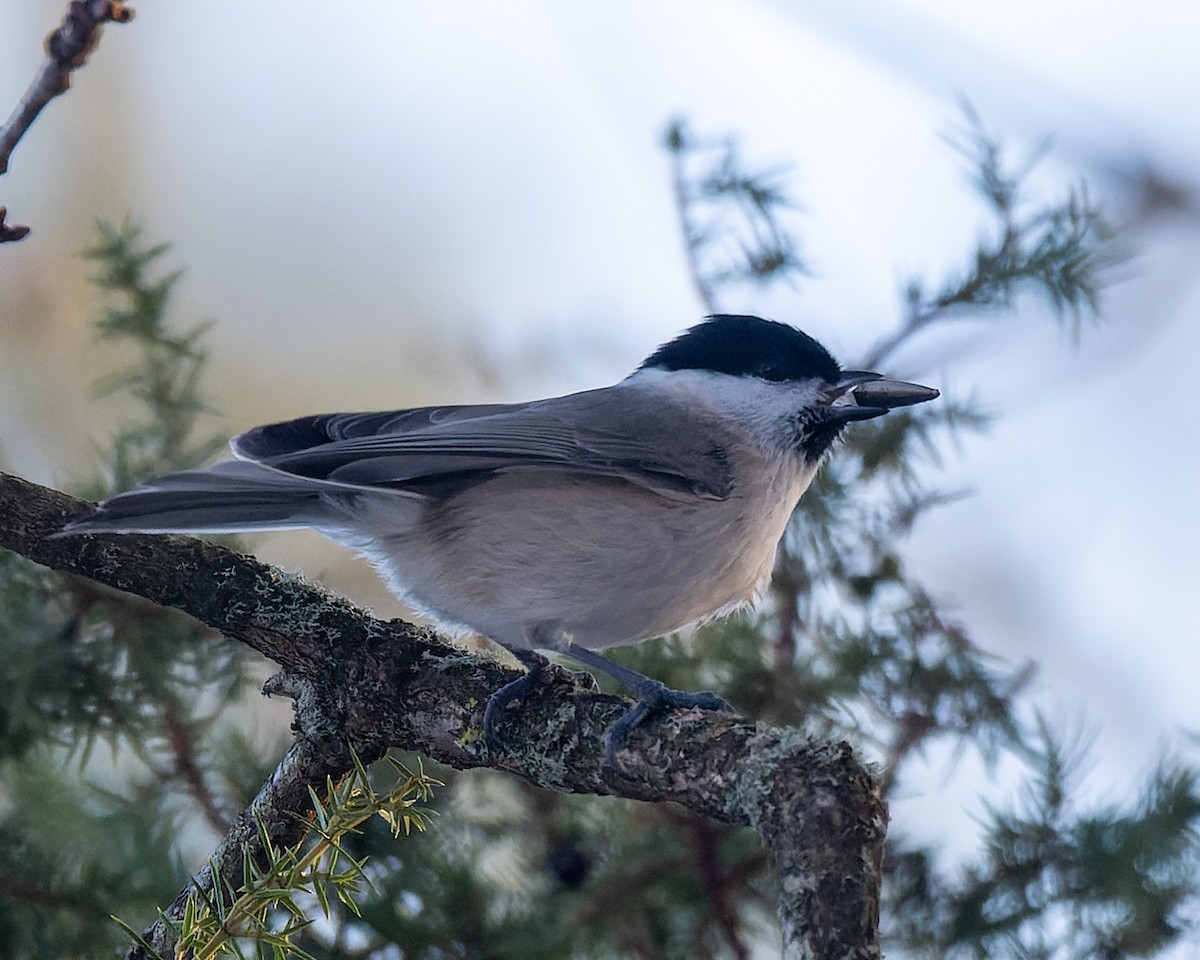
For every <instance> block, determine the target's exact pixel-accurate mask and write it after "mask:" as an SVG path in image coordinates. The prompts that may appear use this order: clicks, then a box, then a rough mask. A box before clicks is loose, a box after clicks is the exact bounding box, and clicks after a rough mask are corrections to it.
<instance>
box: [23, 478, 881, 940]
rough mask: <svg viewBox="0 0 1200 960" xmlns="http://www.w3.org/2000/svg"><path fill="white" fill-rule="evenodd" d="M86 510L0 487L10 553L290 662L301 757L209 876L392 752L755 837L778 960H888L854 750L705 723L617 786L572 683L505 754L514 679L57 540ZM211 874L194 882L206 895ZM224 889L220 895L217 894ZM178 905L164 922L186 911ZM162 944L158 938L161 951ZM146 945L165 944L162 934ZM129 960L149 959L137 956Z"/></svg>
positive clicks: (608, 706)
mask: <svg viewBox="0 0 1200 960" xmlns="http://www.w3.org/2000/svg"><path fill="white" fill-rule="evenodd" d="M92 509H93V508H92V505H91V504H88V503H87V502H85V501H81V500H76V499H74V498H72V497H69V496H67V495H65V494H62V493H59V492H57V491H54V490H50V489H48V488H45V487H40V486H37V485H35V484H32V483H29V482H27V481H25V480H21V479H20V478H17V477H14V476H10V475H7V474H3V473H0V517H3V518H4V519H3V521H0V546H3V547H6V548H8V549H9V550H13V551H15V552H17V553H20V554H22V555H23V556H25V557H27V558H29V559H30V560H33V561H36V562H37V563H41V564H44V565H45V566H48V567H50V568H52V569H55V570H61V571H66V572H70V573H74V574H79V575H81V576H85V577H89V578H91V579H92V580H96V581H98V582H100V583H104V584H107V585H108V586H111V587H116V588H118V589H121V590H125V591H128V592H130V593H134V594H137V595H138V596H142V597H145V598H147V599H150V600H153V601H154V602H155V603H159V604H161V605H163V606H168V607H174V608H176V609H180V610H184V611H186V612H187V613H189V614H191V615H192V616H193V617H195V618H197V619H198V620H201V621H202V622H204V623H206V624H208V625H209V626H211V627H214V628H216V629H218V630H220V631H221V632H222V633H224V634H225V635H226V636H227V637H229V638H230V639H233V640H237V641H239V642H241V643H244V644H247V645H248V646H250V647H252V648H254V649H255V650H258V651H259V652H260V653H262V654H264V655H265V656H267V657H269V658H270V659H272V660H274V661H275V662H276V663H278V664H280V665H281V667H282V668H283V669H282V672H281V673H280V674H278V675H277V676H276V677H275V678H273V679H272V681H271V682H269V683H268V685H267V692H268V693H269V694H284V695H287V696H289V697H291V698H292V699H293V701H294V704H295V717H296V720H295V724H294V729H295V731H296V738H297V739H296V743H295V745H294V746H293V747H292V749H291V750H290V751H289V753H288V755H287V756H286V757H285V758H284V760H283V761H282V762H281V764H280V766H279V768H278V769H277V770H276V772H275V774H274V775H273V776H272V778H271V779H270V780H269V781H268V782H267V784H265V785H264V786H263V788H262V790H261V791H260V793H259V796H258V797H257V798H256V800H255V801H254V804H253V805H252V806H251V808H249V809H248V810H246V811H245V812H243V814H242V815H241V816H240V817H239V818H238V821H237V822H236V823H235V824H234V826H233V828H232V829H231V831H230V833H229V835H228V836H227V837H226V839H225V841H224V842H223V843H222V845H221V847H220V848H218V850H217V852H216V854H215V855H214V860H213V862H214V863H215V864H216V871H217V872H218V873H219V874H220V876H221V878H222V879H223V880H225V881H227V882H228V883H230V884H231V885H232V886H233V887H234V888H236V887H238V886H240V885H241V882H242V878H241V870H242V863H243V861H242V856H243V850H249V852H250V854H251V855H252V856H257V854H258V852H259V851H258V849H257V848H258V844H259V837H258V835H257V832H256V829H255V826H254V824H255V814H256V813H257V815H258V816H259V817H260V818H262V819H263V820H264V822H265V823H267V824H268V826H269V830H270V832H271V833H272V836H273V838H274V839H275V840H276V842H279V843H285V842H288V840H289V838H291V837H292V833H291V832H292V831H296V830H302V829H303V828H302V825H300V824H299V823H298V821H297V817H296V815H297V814H299V815H301V816H305V815H308V814H309V813H310V812H311V811H310V809H309V798H308V794H307V789H308V787H309V786H312V787H314V788H315V789H316V790H317V791H321V790H322V789H323V787H324V784H325V779H326V777H332V778H333V779H334V780H336V779H338V778H339V777H340V776H341V775H342V774H344V773H346V772H347V771H348V770H349V769H350V766H351V760H350V748H351V747H352V748H353V749H354V750H355V751H356V752H357V753H358V755H359V756H360V757H362V758H363V760H364V761H369V760H372V759H374V758H376V757H378V756H379V755H381V754H382V753H383V752H384V751H385V750H387V749H388V748H390V747H397V748H401V749H405V750H417V751H420V752H422V753H424V754H426V755H427V756H429V757H432V758H433V759H436V760H438V761H440V762H442V763H445V764H447V765H449V766H451V767H455V768H457V769H466V768H474V767H490V768H493V769H497V770H505V771H508V772H510V773H513V774H516V775H517V776H520V777H524V778H525V779H527V780H529V781H530V782H532V783H535V784H538V785H539V786H542V787H546V788H549V789H552V790H558V791H562V792H567V793H589V794H599V795H612V796H621V797H627V798H629V799H635V800H647V801H664V800H670V801H674V802H675V803H678V804H680V805H682V806H684V807H686V808H688V809H689V810H692V811H695V812H696V813H699V814H702V815H704V816H707V817H711V818H713V819H714V820H717V821H720V822H724V823H730V824H738V825H745V826H751V827H754V828H755V829H756V830H757V831H758V832H759V834H760V836H761V837H762V839H763V842H764V843H765V844H766V846H767V847H768V849H770V850H771V852H772V854H773V855H774V857H775V860H776V863H777V866H778V869H779V873H780V890H781V899H780V906H779V913H780V919H781V923H782V927H783V935H784V956H785V957H788V958H791V957H796V958H799V957H806V958H826V957H828V958H832V957H838V958H862V960H866V958H875V957H878V956H879V945H878V923H879V884H880V864H881V858H882V852H883V840H884V835H885V831H886V823H887V813H886V808H885V806H884V803H883V800H882V799H881V797H880V794H879V791H878V789H877V786H876V784H875V782H874V780H873V778H872V776H871V774H870V773H869V772H868V771H867V770H866V769H865V768H864V767H863V765H862V764H861V763H860V762H859V761H858V760H857V758H856V757H855V756H854V754H853V751H852V750H851V748H850V747H849V745H848V744H845V743H833V742H823V741H818V740H813V739H811V738H809V737H808V736H806V735H805V734H803V733H802V732H800V731H798V730H795V729H789V728H769V727H760V726H757V725H755V724H753V723H750V722H748V721H746V720H745V719H743V718H738V717H734V716H730V715H728V714H724V713H709V712H702V711H698V710H693V711H679V712H674V713H671V714H668V715H667V716H665V717H662V718H661V719H654V720H651V721H648V722H647V723H646V724H645V725H644V726H642V727H641V728H639V729H638V730H636V731H635V732H634V733H633V734H632V735H631V736H630V739H629V744H628V747H627V749H626V751H625V752H624V753H623V755H622V761H623V763H624V764H625V770H624V772H621V771H617V770H614V769H612V768H611V767H608V766H606V765H605V763H604V744H603V736H604V731H605V729H606V728H607V727H608V725H609V724H610V723H612V722H613V721H614V720H615V719H616V718H617V716H618V715H619V714H620V713H621V712H622V709H623V701H622V700H620V699H619V698H616V697H612V696H609V695H606V694H601V693H598V692H596V690H595V689H594V688H592V687H588V686H586V685H584V682H583V681H581V680H580V679H579V677H578V676H576V675H574V674H571V673H568V672H567V671H565V670H555V671H551V672H550V673H549V677H548V681H547V683H546V684H545V686H544V687H542V688H541V689H540V690H539V691H538V692H537V694H536V695H534V696H531V697H529V698H527V699H525V700H522V701H521V703H520V708H519V709H517V710H513V711H510V712H509V714H508V716H506V717H505V719H504V720H503V722H502V725H501V731H500V732H501V736H502V738H503V741H504V744H505V747H504V749H503V750H502V751H501V752H500V753H498V754H489V752H488V750H487V748H486V746H485V745H484V742H483V738H482V736H481V735H480V734H481V728H482V723H483V706H484V704H485V703H486V701H487V698H488V696H489V694H491V692H492V691H494V690H495V689H497V688H498V687H499V686H500V685H501V684H503V683H505V682H506V681H508V680H511V679H513V678H514V677H515V675H516V672H515V671H514V670H512V669H510V668H508V667H505V666H503V665H502V664H500V663H499V662H495V661H492V660H489V659H486V658H483V657H478V656H474V655H471V654H468V653H466V652H464V651H463V650H461V649H459V648H456V647H454V646H452V645H451V644H449V643H448V642H446V641H444V640H443V639H441V638H440V637H439V636H438V635H437V634H436V633H435V632H433V631H432V630H429V629H424V628H419V627H415V626H413V625H411V624H408V623H405V622H404V621H400V620H392V621H386V622H385V621H380V620H376V619H374V618H372V617H370V616H368V615H367V614H366V613H364V612H363V611H361V610H358V609H357V608H355V607H354V606H352V605H351V604H350V603H348V602H347V601H345V600H342V599H339V598H337V597H333V596H331V595H329V594H328V593H326V592H324V591H323V590H321V589H319V588H318V587H315V586H313V585H311V584H308V583H306V582H304V581H303V580H301V579H299V578H297V577H294V576H291V575H288V574H285V573H283V572H282V571H280V570H277V569H275V568H272V567H269V566H266V565H264V564H262V563H259V562H258V561H256V560H254V559H253V558H251V557H246V556H241V555H238V554H235V553H233V552H231V551H229V550H226V549H224V548H222V547H218V546H215V545H212V544H207V543H203V542H201V541H198V540H193V539H190V538H186V537H177V536H146V535H140V536H139V535H125V536H91V537H66V538H58V539H56V538H53V536H52V535H53V534H54V533H56V532H57V531H58V530H60V529H61V528H62V525H63V524H64V523H65V522H66V521H67V520H69V519H74V518H76V517H80V516H85V515H87V514H89V513H90V512H91V511H92ZM213 879H214V878H213V877H212V876H211V875H209V874H205V875H202V876H200V877H199V878H197V880H196V882H198V883H199V884H201V885H202V886H204V887H206V888H207V890H208V892H210V893H211V892H212V889H213V887H212V886H211V884H212V883H213ZM222 886H223V885H222ZM218 889H220V888H218ZM186 893H187V890H185V891H184V892H183V893H181V894H180V896H179V898H177V900H176V902H175V904H173V905H172V908H170V909H169V910H168V911H166V915H167V916H168V917H173V916H174V914H173V913H172V910H178V909H179V908H180V907H181V905H182V904H183V902H184V900H185V898H186ZM162 938H167V939H162ZM147 940H148V941H149V942H150V944H151V946H154V947H155V949H158V945H164V946H165V945H166V944H167V943H168V942H169V931H168V930H167V929H166V925H165V924H163V923H162V922H161V921H160V923H159V924H158V925H156V927H155V928H151V930H149V931H147ZM129 956H130V957H145V956H149V954H147V953H145V952H140V950H139V949H138V948H135V949H134V950H133V951H131V953H130V954H129Z"/></svg>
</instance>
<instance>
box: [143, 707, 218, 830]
mask: <svg viewBox="0 0 1200 960" xmlns="http://www.w3.org/2000/svg"><path fill="white" fill-rule="evenodd" d="M158 706H159V713H160V715H161V717H162V724H163V728H164V732H165V734H166V738H167V743H168V744H169V745H170V748H171V754H172V757H173V759H174V765H173V767H172V769H171V771H170V775H171V776H173V777H175V778H176V779H177V780H179V781H181V782H182V783H183V785H184V786H185V787H186V788H187V790H188V792H189V793H190V794H191V795H192V799H194V800H195V801H196V803H197V805H198V806H199V807H200V812H201V813H203V814H204V819H205V820H206V821H207V822H208V825H209V826H210V827H212V829H213V830H215V831H216V832H217V833H218V834H222V833H225V831H227V830H228V829H229V818H228V817H227V816H225V814H224V813H223V812H222V811H221V808H220V806H219V805H218V803H217V798H216V797H215V796H214V795H213V792H212V790H210V789H209V786H208V784H207V783H206V782H205V780H204V774H203V773H202V772H201V770H200V764H199V763H198V762H197V760H196V744H195V738H194V736H193V733H192V729H191V727H190V725H189V724H188V722H187V720H185V719H184V718H183V717H182V716H181V715H180V713H179V707H178V705H177V704H176V703H175V702H174V701H173V700H170V699H168V698H164V699H163V700H162V701H161V702H160V703H159V705H158Z"/></svg>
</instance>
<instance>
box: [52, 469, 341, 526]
mask: <svg viewBox="0 0 1200 960" xmlns="http://www.w3.org/2000/svg"><path fill="white" fill-rule="evenodd" d="M332 519H333V517H332V515H331V511H330V510H329V504H328V500H327V499H326V498H325V497H323V496H322V493H321V489H320V487H319V486H318V484H317V483H316V482H314V481H311V480H308V479H306V478H304V477H296V476H290V475H288V474H284V473H280V472H279V471H276V470H272V469H270V468H269V467H264V466H261V465H260V464H257V463H252V462H250V461H246V460H226V461H223V462H221V463H218V464H215V465H214V466H211V467H208V468H207V469H204V470H185V471H182V472H180V473H171V474H167V475H166V476H164V477H159V478H157V479H155V480H150V481H148V482H147V483H145V484H143V485H142V486H140V487H135V488H134V489H133V490H130V491H128V492H127V493H121V494H118V495H117V496H115V497H112V498H111V499H109V500H105V501H104V502H103V503H102V504H100V507H99V509H98V510H97V511H96V513H94V514H93V515H92V516H90V517H85V518H83V519H81V520H77V521H75V522H73V523H69V524H68V525H67V526H66V527H64V528H63V531H62V534H65V535H72V534H82V533H241V532H250V531H256V530H288V529H296V528H299V527H320V526H322V522H321V521H322V520H325V521H327V522H328V521H331V520H332Z"/></svg>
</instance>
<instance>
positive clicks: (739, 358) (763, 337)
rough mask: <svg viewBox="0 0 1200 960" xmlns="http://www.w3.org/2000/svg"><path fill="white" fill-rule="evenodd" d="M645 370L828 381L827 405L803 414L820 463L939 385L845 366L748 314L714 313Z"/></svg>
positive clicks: (782, 327)
mask: <svg viewBox="0 0 1200 960" xmlns="http://www.w3.org/2000/svg"><path fill="white" fill-rule="evenodd" d="M641 369H643V370H644V369H655V370H707V371H711V372H713V373H722V374H727V375H729V376H733V377H756V378H758V379H760V380H766V381H770V382H775V383H788V382H802V381H813V380H817V381H820V382H822V383H823V385H824V386H823V387H822V389H821V390H820V394H819V396H820V402H819V405H817V406H813V407H809V408H808V409H806V410H804V411H799V412H798V413H797V424H798V426H801V427H802V428H803V429H802V434H801V437H800V441H799V442H800V446H801V448H802V449H803V452H804V455H805V457H806V459H808V460H810V461H813V462H815V461H817V460H819V459H820V458H821V456H822V455H823V454H824V453H825V451H826V450H828V449H829V447H830V445H831V444H832V443H833V441H834V439H835V438H836V437H837V435H838V434H839V433H840V432H841V430H842V428H843V427H845V426H846V424H847V423H850V422H851V421H854V420H871V419H873V418H875V417H879V416H882V415H883V414H885V413H887V412H888V411H889V410H892V409H894V408H896V407H906V406H911V405H912V404H915V403H924V402H925V401H927V400H933V399H934V398H935V397H937V396H938V391H937V390H934V389H933V388H932V387H924V386H921V385H920V384H916V383H906V382H904V381H903V380H890V379H888V378H886V377H884V376H883V374H879V373H874V372H871V371H868V370H843V369H842V368H841V366H840V365H839V364H838V362H837V361H836V360H834V359H833V356H832V355H831V354H830V353H829V351H828V350H826V349H825V348H824V347H823V346H821V344H819V343H818V342H817V341H816V340H814V339H813V338H812V337H810V336H809V335H808V334H806V333H803V332H801V331H800V330H797V329H796V328H795V327H792V326H789V325H788V324H786V323H779V322H778V321H775V320H763V319H762V318H761V317H751V316H744V315H732V314H717V315H715V316H711V317H706V318H705V319H704V321H703V322H702V323H699V324H697V325H696V326H694V327H692V328H691V329H690V330H688V331H687V332H686V333H683V334H681V335H680V336H678V337H676V338H675V339H674V340H672V341H671V342H670V343H666V344H663V345H662V346H661V347H659V348H658V349H657V350H656V351H655V352H654V353H653V354H651V355H650V356H649V357H648V358H647V359H646V361H645V363H643V364H642V366H641Z"/></svg>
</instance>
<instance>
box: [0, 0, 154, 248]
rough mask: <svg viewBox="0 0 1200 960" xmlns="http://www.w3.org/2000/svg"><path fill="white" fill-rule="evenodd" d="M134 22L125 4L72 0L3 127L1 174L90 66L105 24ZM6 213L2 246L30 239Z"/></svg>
mask: <svg viewBox="0 0 1200 960" xmlns="http://www.w3.org/2000/svg"><path fill="white" fill-rule="evenodd" d="M132 19H133V10H132V9H131V8H130V7H127V6H126V5H125V3H124V2H123V0H71V3H70V5H69V6H68V7H67V13H66V16H64V17H63V22H62V23H61V24H60V25H59V27H58V28H57V29H56V30H54V31H53V32H52V33H51V34H50V35H49V36H47V37H46V57H45V59H44V60H43V61H42V64H41V66H40V67H39V68H38V72H37V75H36V76H35V77H34V78H33V82H32V83H31V84H30V85H29V89H27V90H26V91H25V93H24V95H23V96H22V97H21V100H20V102H18V104H17V106H16V108H15V109H14V110H13V112H12V114H11V115H10V116H9V118H8V120H6V121H5V123H4V126H2V127H0V174H4V173H7V172H8V164H9V160H10V159H11V157H12V152H13V150H15V149H16V146H17V144H18V143H19V142H20V141H21V138H22V137H23V136H25V133H26V131H28V130H29V128H30V127H31V126H32V125H33V121H34V120H36V119H37V118H38V114H40V113H41V112H42V109H43V108H44V107H45V106H46V104H48V103H49V102H50V101H51V100H53V99H54V98H55V97H57V96H59V95H60V94H63V93H66V92H67V89H68V87H70V85H71V74H72V72H74V71H75V70H78V69H79V68H80V67H82V66H83V65H84V63H85V62H87V58H88V55H89V54H90V53H91V52H92V50H93V49H94V48H95V46H96V44H97V43H99V42H100V33H101V28H102V27H103V26H104V24H106V23H108V22H110V21H112V22H116V23H128V22H129V21H131V20H132ZM6 213H7V211H6V209H5V208H4V207H0V243H4V242H7V241H12V240H20V239H22V238H23V237H25V236H27V235H28V234H29V228H28V227H23V226H17V225H15V224H13V225H9V224H6V223H5V222H4V218H5V215H6Z"/></svg>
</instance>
